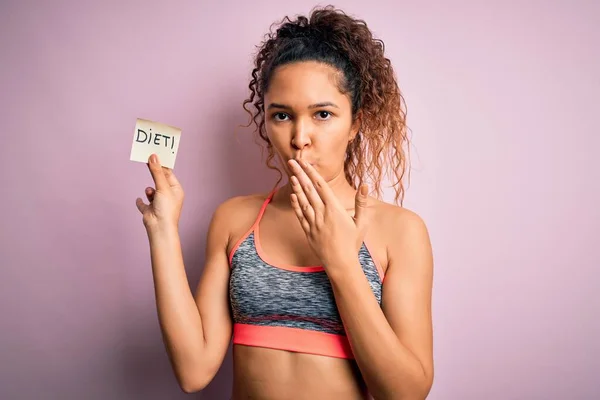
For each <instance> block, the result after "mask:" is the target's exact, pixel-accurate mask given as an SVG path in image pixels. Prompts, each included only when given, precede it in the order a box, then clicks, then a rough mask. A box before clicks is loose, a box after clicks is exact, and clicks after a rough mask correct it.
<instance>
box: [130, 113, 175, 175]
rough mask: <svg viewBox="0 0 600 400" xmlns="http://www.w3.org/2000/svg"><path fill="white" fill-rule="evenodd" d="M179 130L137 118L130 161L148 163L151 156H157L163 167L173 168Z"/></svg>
mask: <svg viewBox="0 0 600 400" xmlns="http://www.w3.org/2000/svg"><path fill="white" fill-rule="evenodd" d="M180 139H181V129H179V128H176V127H174V126H170V125H165V124H161V123H160V122H154V121H149V120H147V119H140V118H138V119H137V121H136V123H135V131H134V133H133V144H132V145H131V155H130V157H129V159H130V160H131V161H139V162H143V163H147V162H148V158H149V157H150V155H151V154H156V155H158V158H159V160H160V163H161V165H162V166H163V167H168V168H174V167H175V159H176V158H177V149H178V148H179V140H180Z"/></svg>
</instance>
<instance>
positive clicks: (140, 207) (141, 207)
mask: <svg viewBox="0 0 600 400" xmlns="http://www.w3.org/2000/svg"><path fill="white" fill-rule="evenodd" d="M135 205H136V206H137V209H138V210H139V211H140V212H141V213H142V214H144V213H145V212H146V210H147V209H148V205H147V204H145V203H144V201H143V200H142V199H141V198H139V197H138V198H137V199H136V200H135Z"/></svg>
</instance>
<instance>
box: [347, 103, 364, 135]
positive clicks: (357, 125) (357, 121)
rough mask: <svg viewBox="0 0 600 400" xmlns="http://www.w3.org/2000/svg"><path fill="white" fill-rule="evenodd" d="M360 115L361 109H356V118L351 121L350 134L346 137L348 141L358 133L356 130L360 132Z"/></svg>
mask: <svg viewBox="0 0 600 400" xmlns="http://www.w3.org/2000/svg"><path fill="white" fill-rule="evenodd" d="M362 116H363V114H362V110H358V112H357V113H356V118H355V119H354V121H353V122H352V127H351V128H350V136H349V137H348V142H351V141H353V140H354V138H355V137H356V135H358V132H360V127H361V125H362Z"/></svg>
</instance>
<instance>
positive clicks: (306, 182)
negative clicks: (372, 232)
mask: <svg viewBox="0 0 600 400" xmlns="http://www.w3.org/2000/svg"><path fill="white" fill-rule="evenodd" d="M289 165H290V167H291V170H292V172H293V175H292V176H291V178H290V180H291V183H292V191H293V193H292V194H291V203H292V208H293V209H294V212H295V213H296V216H297V217H298V220H299V221H300V224H301V225H302V229H304V233H306V237H307V239H308V242H309V244H310V246H311V248H312V249H313V251H314V252H315V253H316V255H317V256H318V257H319V258H320V259H321V261H322V262H323V266H324V267H325V269H327V267H328V266H331V265H334V263H338V264H340V263H342V264H343V263H345V262H352V261H354V260H356V259H357V257H358V251H359V250H360V247H361V246H362V243H363V240H364V238H365V234H366V231H367V228H368V220H369V218H368V215H367V200H368V195H367V193H368V187H367V186H366V185H362V186H361V187H360V188H359V190H358V191H357V192H356V203H355V211H354V218H353V217H351V216H350V215H348V213H347V212H346V210H345V209H344V207H343V206H342V204H341V203H340V202H339V200H338V199H337V198H336V196H335V194H334V193H333V191H332V190H331V188H330V187H329V185H328V184H327V182H326V181H325V179H323V177H322V176H321V175H320V174H319V173H318V172H317V171H316V170H315V168H314V167H313V166H312V165H310V164H309V163H307V162H305V161H303V160H290V161H289Z"/></svg>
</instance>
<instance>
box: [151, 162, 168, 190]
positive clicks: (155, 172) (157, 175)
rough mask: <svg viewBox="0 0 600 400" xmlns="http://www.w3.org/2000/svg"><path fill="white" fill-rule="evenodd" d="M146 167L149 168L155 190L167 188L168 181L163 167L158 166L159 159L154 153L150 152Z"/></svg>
mask: <svg viewBox="0 0 600 400" xmlns="http://www.w3.org/2000/svg"><path fill="white" fill-rule="evenodd" d="M148 168H149V169H150V174H152V179H153V180H154V186H156V190H165V189H168V188H169V183H168V182H167V178H166V176H165V173H164V171H163V168H162V167H161V166H160V160H159V159H158V156H157V155H156V154H152V155H151V156H150V157H149V158H148Z"/></svg>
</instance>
